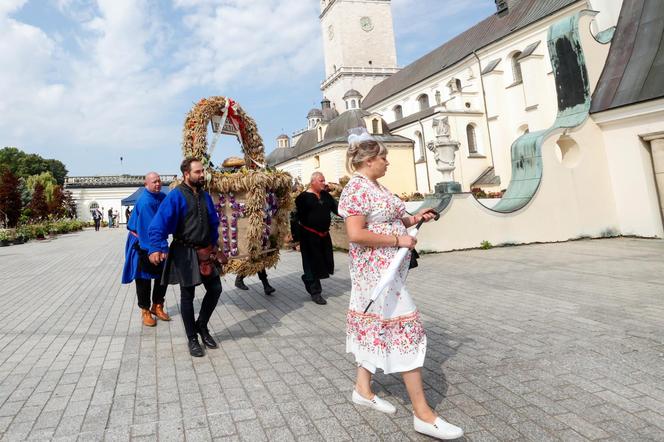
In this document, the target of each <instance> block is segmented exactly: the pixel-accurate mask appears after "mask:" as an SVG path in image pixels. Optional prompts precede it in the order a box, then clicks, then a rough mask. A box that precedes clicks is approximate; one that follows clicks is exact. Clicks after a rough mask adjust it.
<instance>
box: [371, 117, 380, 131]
mask: <svg viewBox="0 0 664 442" xmlns="http://www.w3.org/2000/svg"><path fill="white" fill-rule="evenodd" d="M371 126H372V127H371V129H372V132H371V133H373V134H377V133H378V120H377V119H375V118H374V120H373V121H372V122H371Z"/></svg>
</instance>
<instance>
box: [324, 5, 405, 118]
mask: <svg viewBox="0 0 664 442" xmlns="http://www.w3.org/2000/svg"><path fill="white" fill-rule="evenodd" d="M320 23H321V29H322V32H323V49H324V52H325V80H324V81H323V83H322V84H321V90H322V91H323V95H324V96H325V97H326V98H327V99H329V100H330V101H331V102H332V103H333V105H334V106H335V107H336V109H337V111H339V112H344V111H345V110H346V103H345V101H344V100H343V96H344V94H346V92H348V91H349V90H353V89H354V90H356V91H358V92H359V93H360V94H361V95H362V96H363V97H364V96H366V95H367V93H368V92H369V91H370V90H371V88H372V87H373V86H374V85H376V84H378V83H380V82H381V81H383V80H384V79H386V78H387V77H389V76H390V75H392V74H393V73H395V72H397V71H398V70H399V69H398V68H397V51H396V47H395V43H394V26H393V24H392V4H391V0H321V14H320Z"/></svg>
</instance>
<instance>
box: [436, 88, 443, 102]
mask: <svg viewBox="0 0 664 442" xmlns="http://www.w3.org/2000/svg"><path fill="white" fill-rule="evenodd" d="M434 96H435V97H436V104H440V102H441V101H442V100H443V98H442V96H441V94H440V91H436V94H435V95H434Z"/></svg>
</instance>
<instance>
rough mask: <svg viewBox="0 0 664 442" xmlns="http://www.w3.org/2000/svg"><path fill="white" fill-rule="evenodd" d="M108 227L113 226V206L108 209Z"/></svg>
mask: <svg viewBox="0 0 664 442" xmlns="http://www.w3.org/2000/svg"><path fill="white" fill-rule="evenodd" d="M108 228H109V229H112V228H113V208H112V207H111V208H109V209H108Z"/></svg>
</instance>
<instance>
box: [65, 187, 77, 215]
mask: <svg viewBox="0 0 664 442" xmlns="http://www.w3.org/2000/svg"><path fill="white" fill-rule="evenodd" d="M62 195H63V203H62V204H63V207H64V208H65V216H66V217H67V218H76V201H75V200H74V195H72V193H71V192H70V191H69V190H65V191H64V192H62Z"/></svg>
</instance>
